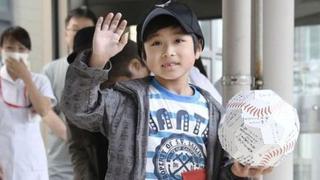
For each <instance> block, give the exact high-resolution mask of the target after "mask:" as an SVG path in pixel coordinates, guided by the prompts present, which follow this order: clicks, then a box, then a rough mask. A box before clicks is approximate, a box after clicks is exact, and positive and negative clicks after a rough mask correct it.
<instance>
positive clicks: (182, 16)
mask: <svg viewBox="0 0 320 180" xmlns="http://www.w3.org/2000/svg"><path fill="white" fill-rule="evenodd" d="M162 15H167V16H171V17H173V18H175V19H176V20H177V21H178V22H179V23H180V25H181V27H182V28H183V29H184V30H185V31H186V32H187V33H188V34H194V35H196V36H197V38H198V39H199V40H201V41H202V44H201V45H202V49H203V48H204V38H203V34H202V31H201V28H200V25H199V22H198V18H197V16H196V15H195V14H194V12H193V11H192V10H191V9H190V8H189V7H188V6H187V5H185V4H182V3H179V2H175V1H171V0H169V1H167V2H166V3H164V4H155V5H154V6H153V7H152V9H151V10H150V12H149V13H148V14H147V16H146V17H145V18H144V19H143V20H142V22H141V23H139V24H138V26H137V44H138V50H139V54H140V56H141V55H142V53H141V51H142V47H143V42H144V41H145V38H146V37H144V33H145V30H146V27H147V26H148V25H149V23H150V22H151V21H152V20H153V19H154V18H155V17H158V16H162Z"/></svg>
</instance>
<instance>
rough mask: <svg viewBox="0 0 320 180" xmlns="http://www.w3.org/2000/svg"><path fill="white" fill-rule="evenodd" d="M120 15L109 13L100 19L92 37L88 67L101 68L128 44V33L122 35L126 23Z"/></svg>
mask: <svg viewBox="0 0 320 180" xmlns="http://www.w3.org/2000/svg"><path fill="white" fill-rule="evenodd" d="M121 17H122V15H121V13H117V14H116V15H114V14H113V13H109V14H108V15H107V16H106V17H105V18H104V19H103V18H102V17H100V18H99V19H98V22H97V24H96V29H95V32H94V36H93V44H92V55H91V59H90V62H89V66H91V67H97V68H103V67H104V66H105V64H106V63H107V62H108V61H109V59H110V58H111V57H113V56H114V55H116V54H118V53H119V52H120V51H121V50H122V49H123V47H124V46H125V45H126V44H127V42H128V33H126V34H123V32H124V30H125V28H126V26H127V21H126V20H121Z"/></svg>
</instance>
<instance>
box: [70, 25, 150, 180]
mask: <svg viewBox="0 0 320 180" xmlns="http://www.w3.org/2000/svg"><path fill="white" fill-rule="evenodd" d="M94 30H95V28H94V27H87V28H83V29H81V30H80V31H78V33H77V34H76V36H75V38H74V46H73V50H74V52H73V53H72V54H70V55H69V56H68V62H69V63H72V62H73V60H74V59H75V57H76V56H77V55H78V54H79V53H80V52H81V51H83V50H85V49H90V48H91V47H92V39H93V34H94ZM111 62H112V67H113V68H112V70H111V71H110V72H109V76H110V78H109V79H108V81H106V82H104V83H103V84H101V89H104V88H107V87H110V86H113V84H114V83H116V82H117V81H121V80H127V79H131V78H140V77H145V76H147V75H148V73H149V72H148V70H147V68H146V66H145V65H144V64H143V62H142V60H141V58H140V57H139V55H138V51H137V45H136V43H135V42H133V41H130V40H129V42H128V44H127V45H126V46H125V47H124V49H123V50H122V51H121V52H120V53H119V54H118V55H117V56H115V57H113V58H112V59H111ZM67 121H68V119H67ZM68 126H69V130H70V138H69V151H70V154H71V160H72V164H73V166H74V177H75V178H74V179H75V180H104V177H105V174H106V170H107V162H108V160H107V153H106V149H107V148H108V141H107V139H106V138H105V137H104V136H103V134H101V133H100V132H90V131H87V130H83V129H80V128H78V127H76V126H74V125H73V124H72V123H68Z"/></svg>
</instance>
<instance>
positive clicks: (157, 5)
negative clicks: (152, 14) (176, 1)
mask: <svg viewBox="0 0 320 180" xmlns="http://www.w3.org/2000/svg"><path fill="white" fill-rule="evenodd" d="M170 3H171V0H169V1H167V2H165V3H163V4H156V5H155V6H156V7H161V8H164V7H166V6H168V5H169V4H170Z"/></svg>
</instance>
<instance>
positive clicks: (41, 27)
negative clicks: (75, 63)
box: [12, 0, 52, 72]
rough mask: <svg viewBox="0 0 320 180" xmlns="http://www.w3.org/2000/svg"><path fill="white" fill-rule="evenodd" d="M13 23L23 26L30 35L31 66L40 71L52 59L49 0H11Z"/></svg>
mask: <svg viewBox="0 0 320 180" xmlns="http://www.w3.org/2000/svg"><path fill="white" fill-rule="evenodd" d="M12 3H13V25H19V26H22V27H24V28H25V29H26V30H27V31H28V32H29V34H30V36H31V42H32V51H31V54H30V61H31V68H32V71H34V72H40V71H41V70H42V67H43V66H44V65H45V64H46V63H48V62H50V61H51V60H52V20H51V18H52V17H51V0H27V1H26V0H13V1H12Z"/></svg>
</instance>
